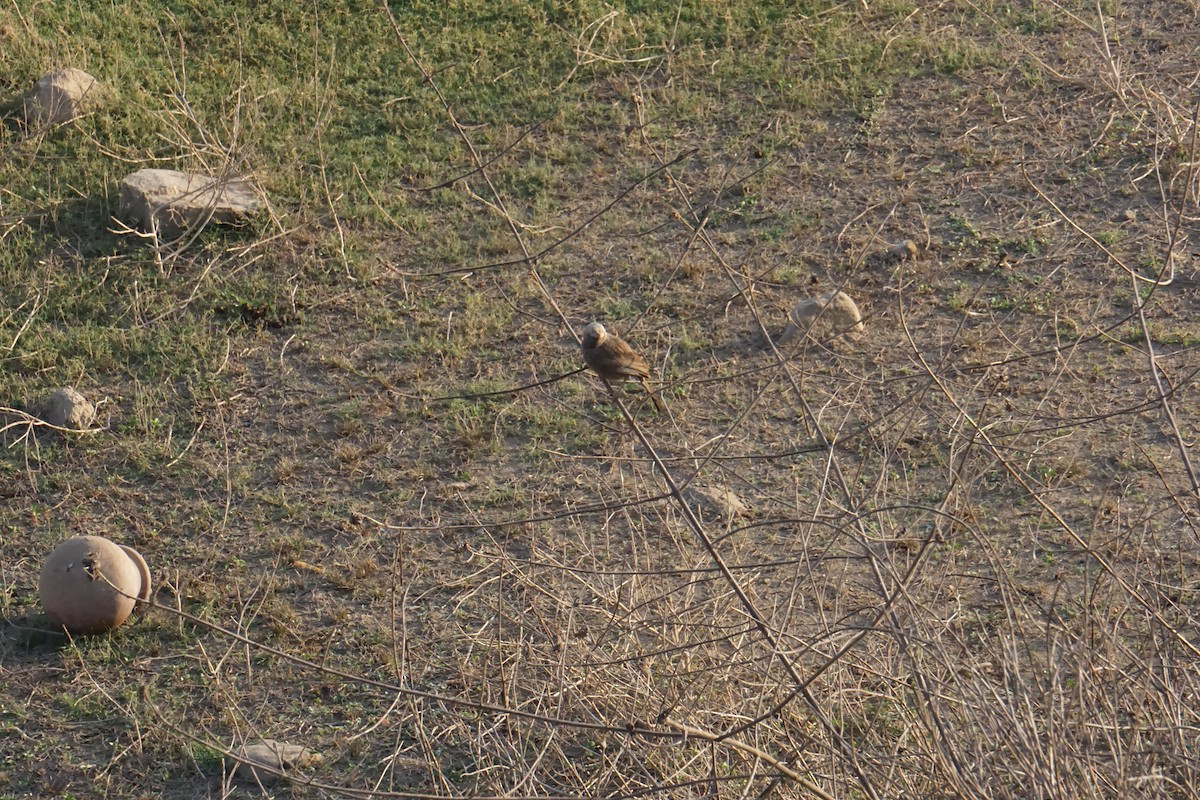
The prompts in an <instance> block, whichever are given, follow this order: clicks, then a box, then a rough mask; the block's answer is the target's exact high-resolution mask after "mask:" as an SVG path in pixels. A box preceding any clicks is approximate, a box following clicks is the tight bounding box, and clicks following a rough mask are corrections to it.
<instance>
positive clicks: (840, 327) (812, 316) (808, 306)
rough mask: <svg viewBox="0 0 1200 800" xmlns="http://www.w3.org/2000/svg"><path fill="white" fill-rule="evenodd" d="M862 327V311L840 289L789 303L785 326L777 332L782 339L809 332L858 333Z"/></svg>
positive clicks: (822, 334)
mask: <svg viewBox="0 0 1200 800" xmlns="http://www.w3.org/2000/svg"><path fill="white" fill-rule="evenodd" d="M863 329H864V326H863V322H862V314H861V313H859V310H858V304H857V303H855V302H854V298H852V297H851V296H850V295H848V294H846V293H845V292H843V291H840V290H835V291H832V292H828V293H826V294H823V295H821V296H820V297H813V298H809V299H806V300H801V301H800V302H798V303H796V305H794V306H792V310H791V312H789V313H788V324H787V328H786V329H784V331H783V335H782V336H780V342H782V343H786V342H789V341H791V340H792V339H794V338H796V337H797V336H800V335H802V334H808V335H810V336H818V335H820V336H825V335H833V336H840V335H842V334H851V335H853V334H858V333H861V332H862V331H863Z"/></svg>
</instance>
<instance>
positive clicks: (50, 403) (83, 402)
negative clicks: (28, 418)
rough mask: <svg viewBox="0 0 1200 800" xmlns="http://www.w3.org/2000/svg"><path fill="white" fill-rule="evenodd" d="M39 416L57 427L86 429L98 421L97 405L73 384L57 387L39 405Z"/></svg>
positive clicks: (77, 429)
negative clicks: (89, 400) (90, 401)
mask: <svg viewBox="0 0 1200 800" xmlns="http://www.w3.org/2000/svg"><path fill="white" fill-rule="evenodd" d="M37 416H38V417H40V418H41V419H42V420H43V421H44V422H48V423H50V424H51V425H53V426H54V427H56V428H70V429H71V430H76V431H80V430H84V429H86V428H90V427H92V423H94V422H95V421H96V407H95V406H94V405H92V404H91V403H89V402H88V401H87V398H85V397H84V396H83V395H81V394H80V393H79V392H77V391H76V390H75V388H74V387H72V386H64V387H63V388H61V389H56V390H55V391H54V392H52V393H51V395H50V396H49V397H47V398H46V399H45V401H43V402H42V404H41V405H40V406H38V413H37Z"/></svg>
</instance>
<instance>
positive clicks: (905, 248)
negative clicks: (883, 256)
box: [888, 239, 921, 263]
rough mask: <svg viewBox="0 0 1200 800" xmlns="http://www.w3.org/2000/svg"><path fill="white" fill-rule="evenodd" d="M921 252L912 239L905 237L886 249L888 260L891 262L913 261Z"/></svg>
mask: <svg viewBox="0 0 1200 800" xmlns="http://www.w3.org/2000/svg"><path fill="white" fill-rule="evenodd" d="M920 254H921V251H920V249H919V248H918V247H917V243H916V242H914V241H913V240H912V239H905V240H904V241H903V242H901V243H900V244H898V245H896V246H895V247H893V248H892V249H891V250H889V251H888V260H889V261H891V262H893V263H899V262H901V261H913V260H915V259H916V257H917V256H919V255H920Z"/></svg>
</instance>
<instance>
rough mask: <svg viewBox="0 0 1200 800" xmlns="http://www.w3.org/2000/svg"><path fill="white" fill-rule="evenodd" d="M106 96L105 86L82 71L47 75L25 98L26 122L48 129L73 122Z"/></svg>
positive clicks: (71, 68)
mask: <svg viewBox="0 0 1200 800" xmlns="http://www.w3.org/2000/svg"><path fill="white" fill-rule="evenodd" d="M103 95H104V89H103V86H102V85H101V84H100V83H99V82H98V81H97V80H96V79H95V78H93V77H92V76H91V75H89V74H87V73H86V72H84V71H83V70H81V69H75V68H74V67H68V68H66V69H60V70H55V71H54V72H47V73H46V74H45V75H43V76H42V77H41V78H39V79H38V82H37V83H35V84H34V85H33V89H32V90H31V91H30V92H29V94H28V95H27V96H26V97H25V120H26V123H27V124H29V125H30V126H45V127H49V126H51V125H59V124H61V123H63V122H70V121H71V120H73V119H75V118H76V117H78V116H79V115H81V114H83V113H84V112H85V111H87V110H88V109H90V108H94V107H95V106H96V105H97V104H98V103H99V101H100V99H101V98H102V97H103Z"/></svg>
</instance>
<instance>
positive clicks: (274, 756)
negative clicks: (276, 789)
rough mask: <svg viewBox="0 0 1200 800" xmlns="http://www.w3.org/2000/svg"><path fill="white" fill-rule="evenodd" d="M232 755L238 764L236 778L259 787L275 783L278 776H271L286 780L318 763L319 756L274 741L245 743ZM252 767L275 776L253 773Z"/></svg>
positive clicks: (309, 751)
mask: <svg viewBox="0 0 1200 800" xmlns="http://www.w3.org/2000/svg"><path fill="white" fill-rule="evenodd" d="M234 755H235V756H236V757H237V759H238V762H239V763H238V767H237V773H238V776H239V777H242V778H244V779H246V780H248V781H254V780H257V781H261V782H263V783H267V782H269V781H275V780H279V778H280V777H281V776H279V775H277V774H275V772H282V773H284V776H287V775H290V774H292V773H295V772H298V771H299V770H302V769H305V768H307V767H310V766H313V765H314V764H319V763H321V761H322V758H321V755H320V754H319V753H314V752H313V751H311V750H309V749H308V748H307V747H301V746H300V745H298V744H288V743H287V742H278V741H276V740H274V739H259V740H258V741H255V742H247V743H246V744H243V745H242V746H241V747H239V748H238V749H237V751H236V752H235V753H234ZM255 766H263V767H266V768H268V769H271V770H275V772H267V771H265V770H264V771H259V770H257V769H255Z"/></svg>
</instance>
